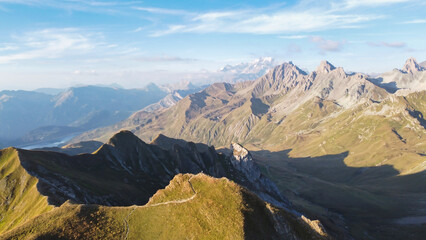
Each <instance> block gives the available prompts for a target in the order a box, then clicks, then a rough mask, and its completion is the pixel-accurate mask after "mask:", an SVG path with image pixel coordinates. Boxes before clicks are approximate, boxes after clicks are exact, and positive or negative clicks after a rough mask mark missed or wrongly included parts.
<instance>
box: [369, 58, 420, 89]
mask: <svg viewBox="0 0 426 240" xmlns="http://www.w3.org/2000/svg"><path fill="white" fill-rule="evenodd" d="M369 80H370V81H371V82H373V83H374V84H376V85H377V86H380V87H382V88H384V89H386V90H387V91H388V92H390V93H395V94H396V95H404V96H405V95H408V94H410V93H412V92H416V91H422V90H426V68H425V67H423V66H421V64H418V63H417V61H416V59H414V58H409V59H407V61H406V62H405V64H404V66H403V68H402V69H401V70H399V69H394V70H393V71H391V72H387V73H383V74H381V75H380V76H378V77H377V78H370V79H369Z"/></svg>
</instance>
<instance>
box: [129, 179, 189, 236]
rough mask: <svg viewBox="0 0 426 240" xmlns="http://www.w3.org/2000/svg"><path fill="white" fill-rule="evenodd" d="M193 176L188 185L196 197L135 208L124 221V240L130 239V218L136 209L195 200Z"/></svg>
mask: <svg viewBox="0 0 426 240" xmlns="http://www.w3.org/2000/svg"><path fill="white" fill-rule="evenodd" d="M192 177H193V176H191V177H190V178H189V179H188V183H189V186H190V187H191V190H192V192H193V193H194V195H192V196H191V197H189V198H185V199H181V200H173V201H167V202H162V203H155V204H151V205H144V206H134V207H133V209H132V210H131V211H130V212H129V214H128V215H127V217H125V218H124V219H123V220H124V224H125V226H126V227H125V229H126V232H125V234H124V236H123V239H124V240H127V238H128V236H129V232H130V225H129V218H130V216H131V215H132V213H133V212H134V211H135V210H136V208H148V207H156V206H160V205H168V204H180V203H185V202H188V201H191V200H192V199H194V198H195V196H197V192H196V191H195V189H194V187H193V186H192V183H191V178H192Z"/></svg>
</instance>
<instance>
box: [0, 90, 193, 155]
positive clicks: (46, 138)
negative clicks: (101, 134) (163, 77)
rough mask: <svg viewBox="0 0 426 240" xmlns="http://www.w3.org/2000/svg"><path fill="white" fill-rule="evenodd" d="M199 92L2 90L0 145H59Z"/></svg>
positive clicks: (167, 105) (168, 105)
mask: <svg viewBox="0 0 426 240" xmlns="http://www.w3.org/2000/svg"><path fill="white" fill-rule="evenodd" d="M198 90H200V87H195V86H193V85H191V86H189V87H186V88H185V89H182V90H178V89H177V90H170V91H171V92H170V91H169V89H166V88H162V87H158V86H157V85H155V84H150V85H148V86H146V87H145V88H144V89H123V88H111V87H101V86H82V87H72V88H69V89H66V90H58V91H60V93H58V94H55V95H51V94H47V93H43V92H52V91H53V90H43V89H41V90H40V89H39V90H35V91H1V92H0V125H1V128H0V147H7V146H29V145H30V146H33V147H31V148H34V147H37V146H44V145H49V143H53V144H52V145H57V144H58V142H59V143H61V141H63V139H69V138H70V137H71V136H75V135H76V134H77V133H81V132H84V131H87V130H90V129H93V128H97V127H102V126H107V125H110V124H113V123H116V122H119V121H121V120H124V119H126V118H127V117H129V116H130V115H131V114H132V113H133V112H135V111H137V110H139V109H141V108H144V107H146V109H148V108H149V109H151V110H154V109H157V110H158V109H160V108H163V107H170V106H172V105H173V104H174V103H175V102H177V101H178V100H179V99H180V98H182V97H184V96H186V95H188V94H190V93H193V92H196V91H198Z"/></svg>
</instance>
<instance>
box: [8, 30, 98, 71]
mask: <svg viewBox="0 0 426 240" xmlns="http://www.w3.org/2000/svg"><path fill="white" fill-rule="evenodd" d="M90 37H91V36H90V35H88V34H83V33H81V32H80V31H79V30H78V29H72V28H65V29H45V30H41V31H34V32H29V33H26V34H23V35H22V36H15V39H16V45H17V46H14V49H8V50H15V51H12V53H9V54H4V55H2V56H0V64H4V63H10V62H14V61H19V60H29V59H41V58H43V59H49V58H59V57H63V56H64V55H75V54H79V53H82V52H85V51H88V50H91V49H93V48H95V47H96V45H97V43H96V42H95V41H93V39H91V38H90ZM18 46H19V47H18Z"/></svg>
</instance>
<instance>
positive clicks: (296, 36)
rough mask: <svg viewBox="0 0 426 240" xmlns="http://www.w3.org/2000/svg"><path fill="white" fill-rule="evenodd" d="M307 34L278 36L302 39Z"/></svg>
mask: <svg viewBox="0 0 426 240" xmlns="http://www.w3.org/2000/svg"><path fill="white" fill-rule="evenodd" d="M307 37H308V36H307V35H289V36H279V38H282V39H303V38H307Z"/></svg>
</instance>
